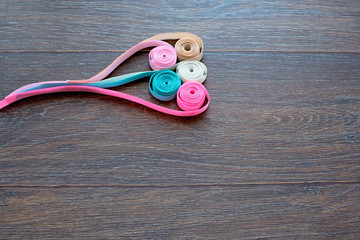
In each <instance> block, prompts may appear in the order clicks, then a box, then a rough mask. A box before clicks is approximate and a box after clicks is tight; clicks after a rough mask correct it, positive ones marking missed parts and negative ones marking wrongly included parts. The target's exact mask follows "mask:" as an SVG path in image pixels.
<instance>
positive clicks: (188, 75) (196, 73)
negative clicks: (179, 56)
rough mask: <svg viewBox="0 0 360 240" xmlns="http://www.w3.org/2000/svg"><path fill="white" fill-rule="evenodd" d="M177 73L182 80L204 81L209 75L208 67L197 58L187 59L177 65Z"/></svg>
mask: <svg viewBox="0 0 360 240" xmlns="http://www.w3.org/2000/svg"><path fill="white" fill-rule="evenodd" d="M176 73H177V74H178V75H179V76H180V78H181V81H182V82H199V83H203V82H204V81H205V79H206V77H207V67H206V66H205V64H203V63H202V62H199V61H196V60H185V61H182V62H179V63H178V64H177V65H176Z"/></svg>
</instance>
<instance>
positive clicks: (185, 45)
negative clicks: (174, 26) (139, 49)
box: [144, 32, 204, 61]
mask: <svg viewBox="0 0 360 240" xmlns="http://www.w3.org/2000/svg"><path fill="white" fill-rule="evenodd" d="M148 40H163V41H164V40H178V41H177V42H176V43H175V50H176V54H177V56H178V59H179V61H183V60H187V59H194V60H198V61H200V60H201V59H202V57H203V53H204V44H203V41H202V40H201V38H200V37H198V36H196V35H195V34H192V33H187V32H175V33H162V34H158V35H155V36H152V37H151V38H148V39H146V40H144V41H148Z"/></svg>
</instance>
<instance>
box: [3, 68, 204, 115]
mask: <svg viewBox="0 0 360 240" xmlns="http://www.w3.org/2000/svg"><path fill="white" fill-rule="evenodd" d="M144 77H150V78H151V80H150V83H149V89H150V92H152V94H153V96H154V97H156V98H158V99H160V100H163V101H164V100H171V99H173V98H175V96H176V95H177V104H178V106H179V107H180V108H181V109H182V110H184V111H177V110H172V109H168V108H164V107H161V106H159V105H156V104H153V103H150V102H148V101H146V100H144V99H141V98H137V97H135V96H131V95H128V94H125V93H122V92H118V91H114V90H108V89H103V88H110V87H116V86H120V85H123V84H125V83H128V82H131V81H134V80H137V79H140V78H144ZM180 84H181V80H180V77H179V76H178V75H177V74H176V73H174V72H173V71H170V70H162V71H148V72H138V73H129V74H125V75H122V76H118V77H113V78H109V79H106V80H103V81H99V82H94V83H86V84H78V83H66V82H64V81H62V82H61V81H56V82H55V81H54V82H42V83H41V84H39V83H35V84H29V85H27V86H24V87H27V88H24V87H22V88H23V91H18V92H16V91H14V92H13V93H12V94H10V95H8V96H7V97H6V98H5V99H4V100H2V101H0V109H2V108H4V107H5V106H7V105H9V104H11V103H13V102H15V101H18V100H20V99H23V98H27V97H30V96H35V95H41V94H47V93H55V92H93V93H99V94H103V95H109V96H114V97H118V98H123V99H127V100H129V101H133V102H137V103H140V104H142V105H144V106H147V107H150V108H152V109H154V110H157V111H160V112H163V113H166V114H170V115H174V116H195V115H198V114H200V113H202V112H204V111H205V110H206V109H207V108H208V106H209V103H210V96H209V94H208V92H207V90H206V89H205V87H204V86H203V85H201V84H200V83H196V82H187V83H185V84H183V85H182V86H180ZM189 84H191V85H189ZM20 89H21V88H20ZM18 90H19V89H18ZM205 98H207V99H208V102H207V103H206V105H204V106H202V105H203V104H204V101H205Z"/></svg>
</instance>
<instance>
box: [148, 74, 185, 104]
mask: <svg viewBox="0 0 360 240" xmlns="http://www.w3.org/2000/svg"><path fill="white" fill-rule="evenodd" d="M180 86H181V79H180V77H179V75H177V74H176V73H174V72H173V71H170V70H165V71H161V72H158V73H156V74H153V75H152V76H151V77H150V81H149V90H150V93H151V95H153V96H154V97H155V98H157V99H159V100H161V101H170V100H172V99H174V98H175V97H176V93H177V92H178V89H179V88H180Z"/></svg>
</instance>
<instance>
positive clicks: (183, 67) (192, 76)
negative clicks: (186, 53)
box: [7, 60, 207, 100]
mask: <svg viewBox="0 0 360 240" xmlns="http://www.w3.org/2000/svg"><path fill="white" fill-rule="evenodd" d="M196 66H200V67H196ZM175 67H176V72H177V74H178V75H179V76H180V78H181V80H182V81H183V82H188V81H197V82H200V83H202V82H203V81H205V79H206V77H207V68H206V66H205V64H203V63H201V62H199V61H196V60H186V61H183V62H180V63H178V64H176V65H175ZM154 73H156V71H147V72H136V73H128V74H125V75H121V76H117V77H113V78H108V79H105V80H101V81H98V82H93V83H83V82H81V83H77V82H76V83H69V82H67V81H44V82H37V83H31V84H28V85H25V86H23V87H20V88H18V89H16V90H15V91H13V92H12V93H10V94H9V95H8V96H7V97H9V96H11V95H14V94H17V93H21V92H25V91H29V90H35V89H43V88H49V87H58V86H66V85H69V84H73V85H74V84H84V85H87V86H93V87H101V88H110V87H117V86H121V85H123V84H126V83H129V82H132V81H135V80H137V79H140V78H144V77H149V76H151V75H152V74H154ZM175 75H176V74H175ZM150 92H151V90H150ZM158 99H159V100H161V99H160V98H158Z"/></svg>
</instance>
